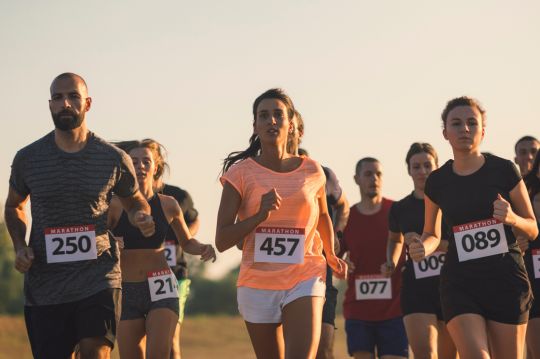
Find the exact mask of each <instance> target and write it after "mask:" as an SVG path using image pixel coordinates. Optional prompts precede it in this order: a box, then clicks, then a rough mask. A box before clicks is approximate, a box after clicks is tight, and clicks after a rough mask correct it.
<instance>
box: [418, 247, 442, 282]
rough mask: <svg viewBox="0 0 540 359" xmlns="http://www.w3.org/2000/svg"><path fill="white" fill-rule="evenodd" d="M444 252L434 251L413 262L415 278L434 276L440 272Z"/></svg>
mask: <svg viewBox="0 0 540 359" xmlns="http://www.w3.org/2000/svg"><path fill="white" fill-rule="evenodd" d="M445 258H446V254H444V253H443V252H434V253H433V254H431V255H430V256H428V257H426V258H424V259H422V260H421V261H420V262H414V261H413V265H414V275H415V277H416V279H420V278H427V277H436V276H438V275H440V274H441V267H442V265H443V264H444V260H445Z"/></svg>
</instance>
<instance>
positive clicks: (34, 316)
mask: <svg viewBox="0 0 540 359" xmlns="http://www.w3.org/2000/svg"><path fill="white" fill-rule="evenodd" d="M50 92H51V99H50V100H49V109H50V111H51V115H52V119H53V122H54V127H55V128H54V130H53V131H51V132H49V133H48V134H47V135H45V136H44V137H42V138H41V139H39V140H37V141H35V142H34V143H32V144H30V145H28V146H26V147H24V148H23V149H21V150H20V151H18V152H17V154H16V155H15V158H14V160H13V164H12V166H11V176H10V179H9V192H8V198H7V201H6V209H5V220H6V224H7V228H8V230H9V233H10V235H11V239H12V242H13V248H14V250H15V253H16V258H15V268H16V269H17V270H18V271H20V272H21V273H24V294H25V308H24V314H25V321H26V328H27V331H28V337H29V339H30V345H31V347H32V353H33V355H34V357H35V358H40V359H48V358H51V359H52V358H55V359H58V358H69V357H70V356H71V354H72V352H73V349H74V347H75V346H76V345H78V347H79V350H80V357H81V358H83V359H86V358H110V352H111V349H112V347H113V343H114V340H115V336H116V324H117V322H118V318H119V311H120V303H121V301H120V299H121V289H120V288H121V275H120V266H119V252H118V245H117V243H116V241H115V240H114V238H113V237H112V235H110V234H109V232H108V230H107V209H108V206H109V201H110V199H111V196H112V193H113V192H114V194H115V195H117V196H118V197H119V198H120V200H121V201H122V204H123V205H124V208H125V209H126V211H127V212H128V213H129V217H130V221H131V222H132V223H133V224H134V225H136V226H137V227H138V228H139V229H140V230H141V232H142V233H143V234H144V235H146V236H149V235H151V234H152V233H153V232H154V222H153V220H152V217H151V216H150V208H149V206H148V204H147V202H146V201H145V199H144V197H143V196H142V195H141V193H140V192H139V190H138V185H137V180H136V177H135V174H134V170H133V165H132V162H131V159H130V158H129V156H127V155H126V154H125V153H124V152H122V151H120V150H119V149H117V148H116V147H114V146H112V145H111V144H109V143H107V142H106V141H104V140H103V139H101V138H99V137H98V136H96V135H95V134H94V133H92V132H90V131H89V130H88V129H87V126H86V113H87V112H88V111H89V110H90V108H91V106H92V99H91V98H90V97H89V96H88V89H87V87H86V83H85V81H84V80H83V78H82V77H80V76H79V75H76V74H73V73H63V74H61V75H59V76H57V77H56V78H55V79H54V81H53V82H52V84H51V87H50ZM28 199H31V206H30V207H31V213H32V226H31V229H30V240H29V242H28V244H27V243H26V241H25V235H26V232H27V224H28V218H27V216H26V214H25V210H24V207H25V205H26V203H27V201H28Z"/></svg>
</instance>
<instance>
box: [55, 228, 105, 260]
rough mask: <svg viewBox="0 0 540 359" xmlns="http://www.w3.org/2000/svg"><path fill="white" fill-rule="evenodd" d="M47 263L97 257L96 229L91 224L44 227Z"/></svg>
mask: <svg viewBox="0 0 540 359" xmlns="http://www.w3.org/2000/svg"><path fill="white" fill-rule="evenodd" d="M45 248H46V253H47V263H62V262H77V261H85V260H90V259H97V248H96V231H95V227H94V225H92V224H84V225H79V226H69V227H51V228H45Z"/></svg>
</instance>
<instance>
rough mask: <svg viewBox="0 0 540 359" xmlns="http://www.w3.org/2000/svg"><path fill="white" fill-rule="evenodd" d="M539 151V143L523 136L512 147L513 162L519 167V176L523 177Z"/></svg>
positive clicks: (533, 138)
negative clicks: (513, 152)
mask: <svg viewBox="0 0 540 359" xmlns="http://www.w3.org/2000/svg"><path fill="white" fill-rule="evenodd" d="M539 149H540V141H538V139H536V138H535V137H533V136H523V137H521V138H520V139H519V140H517V142H516V145H515V146H514V151H515V152H516V157H514V162H515V163H516V164H517V165H518V166H519V171H520V172H521V176H525V175H526V174H527V173H529V171H530V170H531V168H532V165H533V162H534V159H535V158H536V154H537V153H538V150H539Z"/></svg>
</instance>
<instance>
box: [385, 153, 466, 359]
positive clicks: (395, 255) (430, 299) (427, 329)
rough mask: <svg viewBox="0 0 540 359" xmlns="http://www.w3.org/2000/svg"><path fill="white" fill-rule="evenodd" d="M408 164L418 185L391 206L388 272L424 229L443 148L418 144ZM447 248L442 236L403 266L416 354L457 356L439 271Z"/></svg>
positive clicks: (405, 307)
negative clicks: (429, 183)
mask: <svg viewBox="0 0 540 359" xmlns="http://www.w3.org/2000/svg"><path fill="white" fill-rule="evenodd" d="M405 163H406V164H407V172H408V174H409V176H411V179H412V180H413V185H414V190H413V191H412V193H411V194H409V195H408V196H406V197H405V198H403V199H402V200H400V201H399V202H395V203H394V204H393V205H392V208H391V209H390V216H389V228H390V231H389V232H388V245H387V256H386V263H385V264H384V265H383V266H382V268H381V271H382V273H383V274H384V275H385V276H390V275H392V274H393V272H394V268H395V267H396V265H397V262H398V260H399V257H400V256H401V253H402V250H403V242H404V241H405V245H406V246H408V245H409V244H410V243H412V242H414V241H417V240H419V239H420V236H421V233H422V231H423V228H424V186H425V184H426V179H427V177H428V176H429V174H430V173H431V172H432V171H433V170H435V169H436V168H437V167H438V157H437V152H435V149H434V148H433V147H432V146H431V145H430V144H428V143H418V142H416V143H413V144H412V145H411V147H410V148H409V151H408V152H407V156H406V157H405ZM443 234H444V233H443ZM443 237H444V236H443ZM447 248H448V240H441V244H440V245H439V248H437V251H436V252H435V253H434V254H432V255H431V256H429V257H426V258H425V259H423V260H422V262H420V263H415V262H413V261H412V260H411V259H410V257H409V258H408V259H407V262H406V263H405V266H404V268H403V271H402V281H403V282H402V285H401V293H400V295H401V310H402V312H403V322H404V323H405V329H406V331H407V338H408V339H409V344H410V345H411V349H412V351H413V354H414V357H415V358H440V359H453V358H456V354H457V353H456V348H455V346H454V343H453V342H452V339H451V338H450V335H449V334H448V331H447V330H446V325H445V323H444V321H443V318H442V310H441V300H440V294H439V274H440V271H441V267H442V265H443V263H444V258H445V255H446V254H445V253H446V250H447Z"/></svg>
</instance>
